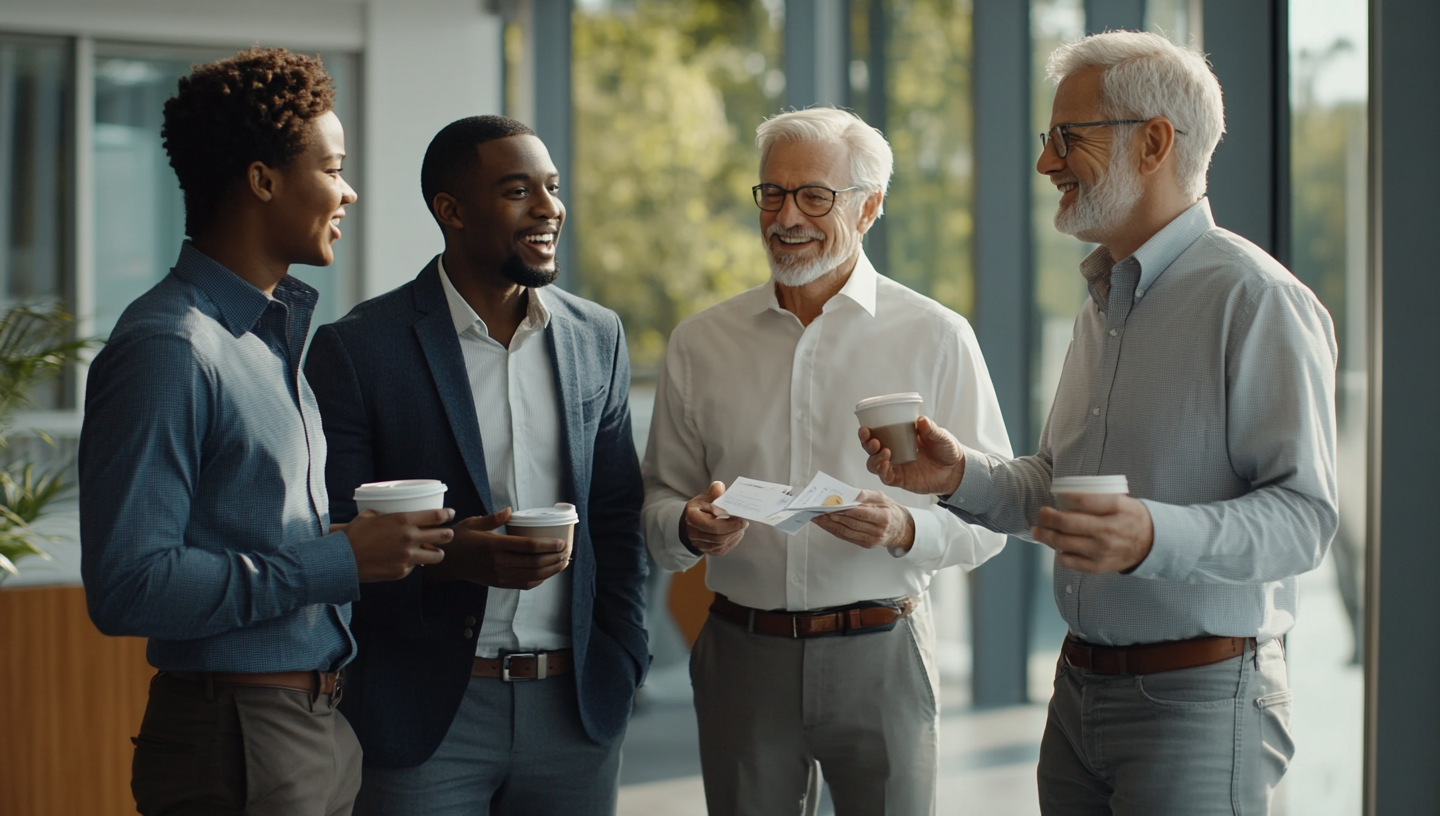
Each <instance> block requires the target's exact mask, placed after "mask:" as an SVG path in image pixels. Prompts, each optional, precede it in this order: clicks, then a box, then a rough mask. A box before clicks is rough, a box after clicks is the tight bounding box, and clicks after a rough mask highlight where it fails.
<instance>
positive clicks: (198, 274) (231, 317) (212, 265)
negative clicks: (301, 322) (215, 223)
mask: <svg viewBox="0 0 1440 816" xmlns="http://www.w3.org/2000/svg"><path fill="white" fill-rule="evenodd" d="M175 274H177V275H179V276H180V277H181V278H183V279H185V280H186V281H188V282H190V283H191V284H192V285H193V286H195V287H196V288H198V289H199V290H200V291H202V292H204V293H205V294H206V296H208V297H209V298H210V300H211V301H213V302H214V303H215V306H216V307H217V308H218V309H219V310H220V317H221V319H223V320H224V322H225V327H226V328H228V329H229V330H230V333H231V334H233V335H234V336H236V337H239V336H240V335H242V334H244V333H246V332H248V331H251V330H252V329H254V328H255V324H256V323H257V322H259V320H260V316H261V315H263V314H264V313H265V309H266V308H267V307H268V306H269V305H270V301H271V300H272V298H271V297H270V296H267V295H266V294H265V293H264V292H262V291H260V290H259V289H257V288H256V287H255V286H254V285H252V284H251V283H250V282H249V281H247V280H245V279H244V278H242V277H240V276H239V275H237V274H235V273H234V272H232V271H230V270H229V269H227V268H226V267H225V266H224V265H223V264H221V263H220V262H219V261H217V260H215V259H214V258H211V257H210V256H209V255H206V254H205V253H203V252H201V251H200V250H198V249H196V248H195V245H194V244H192V243H190V242H189V241H185V242H184V243H182V244H181V245H180V258H179V259H178V260H176V261H175ZM319 298H320V293H319V292H317V291H316V290H315V288H314V287H312V286H310V285H309V284H306V283H304V282H303V281H300V280H297V279H295V278H292V277H291V276H289V275H286V276H285V277H283V278H281V279H280V282H279V283H278V284H276V285H275V295H274V297H273V300H277V301H279V302H280V303H281V304H283V305H284V306H286V307H287V308H290V309H298V310H300V311H301V312H302V316H303V317H306V318H307V323H308V316H309V313H311V312H313V311H314V310H315V304H316V302H317V301H318V300H319Z"/></svg>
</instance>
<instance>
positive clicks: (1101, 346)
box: [860, 32, 1337, 816]
mask: <svg viewBox="0 0 1440 816" xmlns="http://www.w3.org/2000/svg"><path fill="white" fill-rule="evenodd" d="M1049 73H1050V75H1051V77H1052V78H1054V79H1055V80H1057V81H1058V83H1059V87H1058V89H1057V90H1056V93H1055V101H1054V108H1053V112H1052V115H1051V119H1050V130H1049V131H1048V132H1047V133H1046V134H1044V135H1042V136H1041V140H1042V142H1043V150H1042V152H1041V154H1040V160H1039V162H1038V164H1037V166H1036V169H1037V170H1039V172H1041V173H1043V174H1045V175H1047V176H1049V177H1050V180H1051V181H1052V182H1053V183H1054V184H1055V186H1056V188H1057V190H1058V191H1059V192H1060V207H1059V211H1058V212H1057V213H1056V215H1055V227H1056V228H1057V229H1059V230H1060V231H1062V232H1066V233H1069V234H1072V235H1074V236H1076V237H1078V238H1081V239H1083V240H1087V241H1094V242H1096V243H1098V244H1099V245H1100V246H1099V248H1098V249H1096V250H1095V251H1094V252H1093V253H1091V254H1090V255H1089V257H1087V258H1086V259H1085V260H1084V262H1083V263H1082V264H1081V268H1080V271H1081V273H1082V274H1083V275H1084V276H1085V279H1086V281H1087V282H1088V284H1089V288H1090V298H1089V299H1088V300H1087V301H1086V302H1085V305H1084V306H1083V307H1082V309H1081V311H1080V315H1079V316H1078V317H1077V318H1076V320H1075V330H1074V334H1073V337H1072V340H1071V344H1070V351H1069V354H1068V355H1067V357H1066V360H1065V367H1064V370H1063V371H1062V373H1061V377H1060V385H1059V389H1058V391H1057V393H1056V396H1055V404H1054V407H1053V408H1052V409H1051V413H1050V418H1049V421H1048V422H1047V423H1046V426H1045V430H1044V432H1043V433H1042V435H1041V439H1040V450H1039V452H1038V453H1036V454H1035V455H1034V456H1026V457H1022V458H1019V459H1009V458H1008V457H1002V456H995V455H993V454H991V453H988V452H985V451H979V450H975V449H974V448H972V447H971V446H969V445H968V444H967V443H965V442H964V440H963V439H961V440H957V439H956V438H955V436H953V435H951V434H950V433H948V432H946V431H944V430H943V429H941V428H940V427H939V426H940V424H943V423H936V422H932V421H930V420H927V419H923V418H922V419H921V420H920V421H919V422H918V423H917V426H918V430H919V436H920V445H921V454H920V459H919V460H918V461H916V462H913V463H906V464H897V465H891V464H890V462H889V458H890V452H889V450H888V449H882V448H881V446H880V443H879V442H878V441H877V440H874V439H872V438H871V437H870V434H869V432H868V430H862V431H861V433H860V438H861V442H862V443H863V444H864V445H865V449H866V450H867V452H869V453H871V454H872V456H871V458H870V462H869V467H870V468H871V470H872V471H873V472H875V473H877V474H879V475H880V476H881V478H882V480H883V481H884V482H885V483H886V484H887V485H896V486H903V487H905V488H906V489H909V490H912V491H916V492H921V493H933V494H939V495H942V496H944V497H945V498H944V503H945V505H947V506H948V507H950V508H951V509H952V510H953V511H954V512H955V513H956V515H958V516H959V517H960V518H963V519H965V520H967V521H974V522H978V523H980V524H984V525H986V526H988V527H990V528H991V529H994V530H1000V531H1004V532H1008V533H1011V534H1013V535H1023V536H1027V537H1032V538H1034V539H1035V540H1037V541H1039V542H1041V543H1043V544H1045V545H1047V546H1049V547H1051V548H1052V549H1054V550H1055V553H1056V556H1055V573H1054V575H1055V600H1056V603H1057V604H1058V605H1059V607H1060V613H1061V615H1062V616H1064V618H1065V621H1066V623H1068V624H1069V628H1070V633H1069V636H1068V637H1067V638H1066V640H1065V645H1064V647H1063V651H1062V655H1061V660H1060V665H1059V667H1058V669H1057V672H1056V678H1055V693H1054V697H1053V698H1052V699H1051V702H1050V713H1049V722H1048V725H1047V726H1046V730H1045V737H1044V740H1043V742H1042V744H1041V748H1040V768H1039V781H1040V806H1041V811H1042V813H1045V814H1047V815H1051V814H1054V815H1058V814H1064V815H1065V816H1071V815H1072V814H1074V815H1075V816H1080V815H1081V814H1084V816H1091V814H1094V815H1096V816H1098V815H1099V814H1126V815H1127V816H1128V815H1129V814H1137V815H1138V814H1146V816H1149V814H1166V815H1167V816H1188V814H1221V813H1224V814H1232V813H1235V814H1248V813H1266V812H1268V811H1269V807H1270V797H1271V793H1272V792H1273V790H1274V788H1275V785H1276V784H1277V783H1278V782H1279V781H1280V778H1281V776H1282V775H1283V774H1284V772H1285V768H1286V766H1287V765H1288V763H1289V761H1290V757H1291V755H1292V753H1293V751H1294V746H1293V744H1292V742H1291V740H1290V735H1289V719H1290V690H1289V680H1288V676H1287V672H1286V666H1285V654H1284V647H1283V645H1282V643H1281V641H1280V638H1281V636H1283V635H1284V634H1285V633H1286V632H1287V631H1288V630H1289V629H1290V628H1291V627H1292V626H1293V625H1294V623H1295V611H1296V585H1297V581H1296V576H1297V575H1299V574H1300V573H1303V572H1306V571H1308V570H1312V569H1314V568H1315V567H1316V566H1318V565H1319V564H1320V561H1321V559H1322V558H1323V557H1324V555H1325V550H1326V548H1327V546H1328V545H1329V543H1330V539H1331V538H1332V536H1333V535H1334V533H1335V528H1336V521H1337V514H1336V488H1335V411H1334V387H1335V364H1336V346H1335V333H1334V327H1333V325H1332V323H1331V320H1330V316H1329V314H1327V313H1326V311H1325V309H1324V307H1323V306H1321V305H1320V302H1319V301H1318V300H1317V299H1316V298H1315V295H1314V294H1313V293H1312V292H1311V291H1310V290H1309V289H1307V288H1305V286H1303V285H1302V284H1301V283H1300V282H1299V281H1298V280H1296V278H1295V277H1294V276H1293V275H1291V274H1290V272H1289V271H1287V270H1286V269H1285V268H1284V267H1283V266H1281V265H1280V264H1279V263H1276V261H1275V260H1274V259H1273V258H1271V257H1270V256H1269V255H1267V254H1265V252H1264V251H1262V250H1261V249H1260V248H1258V247H1256V246H1255V245H1254V244H1252V243H1250V242H1249V241H1246V240H1245V239H1244V238H1241V237H1240V236H1238V235H1235V234H1234V233H1231V232H1227V231H1226V230H1223V229H1221V228H1219V227H1217V226H1215V222H1214V220H1213V219H1212V218H1211V215H1210V205H1209V203H1208V202H1207V201H1206V199H1205V198H1204V197H1203V196H1204V193H1205V171H1206V168H1207V167H1208V165H1209V162H1210V155H1211V153H1212V152H1213V151H1214V149H1215V145H1216V143H1217V142H1218V141H1219V139H1220V133H1221V131H1222V130H1223V129H1224V112H1223V108H1222V105H1221V99H1220V85H1219V83H1218V82H1217V81H1216V79H1215V75H1214V74H1213V73H1211V71H1210V69H1209V67H1208V65H1207V64H1206V62H1205V59H1204V57H1203V56H1202V55H1201V54H1200V53H1199V52H1198V51H1196V50H1194V49H1189V48H1182V47H1178V46H1175V45H1173V44H1171V43H1170V42H1169V41H1167V40H1165V39H1164V38H1162V37H1159V36H1156V35H1153V34H1140V33H1135V32H1113V33H1106V34H1097V35H1095V36H1092V37H1088V38H1086V39H1084V40H1081V41H1080V42H1078V43H1075V44H1072V45H1067V46H1064V47H1061V48H1060V49H1058V50H1057V51H1056V52H1055V53H1054V54H1053V55H1052V56H1051V58H1050V64H1049ZM1105 474H1123V475H1124V476H1126V477H1128V482H1129V493H1130V495H1128V496H1118V497H1117V496H1115V495H1097V494H1090V495H1084V494H1079V493H1073V494H1070V495H1067V496H1066V504H1067V505H1069V506H1068V507H1067V511H1066V512H1061V511H1060V510H1057V509H1056V507H1055V504H1056V502H1055V500H1054V499H1053V498H1052V487H1053V488H1054V489H1056V490H1057V491H1059V492H1061V493H1062V494H1063V493H1064V492H1065V489H1064V488H1062V486H1061V485H1060V484H1059V483H1055V484H1054V485H1052V479H1058V478H1060V477H1075V476H1091V477H1093V476H1099V475H1105ZM1072 482H1073V480H1072ZM1072 486H1073V485H1072ZM1132 497H1133V498H1132Z"/></svg>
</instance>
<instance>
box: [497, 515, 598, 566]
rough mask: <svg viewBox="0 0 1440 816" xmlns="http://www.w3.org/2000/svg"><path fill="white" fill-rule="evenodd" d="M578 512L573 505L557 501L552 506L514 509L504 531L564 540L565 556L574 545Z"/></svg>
mask: <svg viewBox="0 0 1440 816" xmlns="http://www.w3.org/2000/svg"><path fill="white" fill-rule="evenodd" d="M579 521H580V514H579V513H576V512H575V505H573V504H567V503H565V502H559V503H557V504H556V505H555V506H554V507H537V508H535V509H533V510H515V511H513V512H511V513H510V520H509V521H507V522H505V532H506V533H508V534H510V535H513V536H525V537H526V538H558V539H560V540H561V541H564V542H565V557H566V558H567V559H568V558H569V557H570V550H571V548H572V547H574V546H575V525H576V524H577V523H579Z"/></svg>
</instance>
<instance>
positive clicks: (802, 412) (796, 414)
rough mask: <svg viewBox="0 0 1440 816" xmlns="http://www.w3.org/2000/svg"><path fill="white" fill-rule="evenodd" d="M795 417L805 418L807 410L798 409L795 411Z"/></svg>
mask: <svg viewBox="0 0 1440 816" xmlns="http://www.w3.org/2000/svg"><path fill="white" fill-rule="evenodd" d="M795 418H796V419H804V418H805V412H804V411H796V412H795Z"/></svg>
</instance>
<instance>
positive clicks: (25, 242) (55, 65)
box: [0, 37, 71, 408]
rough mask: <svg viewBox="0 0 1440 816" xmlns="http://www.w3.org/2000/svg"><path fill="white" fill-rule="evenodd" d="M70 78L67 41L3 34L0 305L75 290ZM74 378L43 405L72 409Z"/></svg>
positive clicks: (42, 392)
mask: <svg viewBox="0 0 1440 816" xmlns="http://www.w3.org/2000/svg"><path fill="white" fill-rule="evenodd" d="M70 76H71V71H70V49H69V48H68V47H67V45H66V44H65V43H64V42H63V41H58V40H49V39H29V38H10V37H3V38H0V310H3V309H5V308H9V307H10V306H13V305H15V304H18V303H30V304H34V305H37V306H41V305H48V304H49V303H53V302H55V301H57V300H62V299H65V298H66V296H67V294H68V291H67V290H68V283H69V279H70V267H71V257H70V255H71V253H70V240H69V234H70V231H69V228H68V225H69V212H70V209H69V202H70V190H71V173H70V128H69V121H70V116H69V109H70V99H71V97H70ZM67 380H68V378H60V379H59V380H57V381H55V382H53V383H47V384H45V385H43V386H41V387H40V388H39V389H37V392H36V393H35V394H33V395H32V397H33V399H34V400H35V403H36V405H37V407H40V408H60V407H64V406H65V404H66V403H67V402H68V401H69V400H70V397H69V393H70V391H71V389H70V388H69V387H68V385H69V384H68V382H67Z"/></svg>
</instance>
